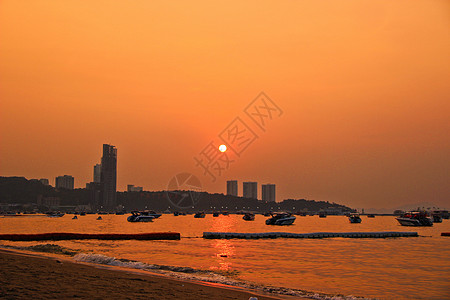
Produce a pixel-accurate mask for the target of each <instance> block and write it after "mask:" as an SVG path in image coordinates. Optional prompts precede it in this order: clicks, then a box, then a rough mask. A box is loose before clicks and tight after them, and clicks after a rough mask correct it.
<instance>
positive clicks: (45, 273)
mask: <svg viewBox="0 0 450 300" xmlns="http://www.w3.org/2000/svg"><path fill="white" fill-rule="evenodd" d="M252 296H253V297H258V300H269V299H279V298H276V297H267V296H261V295H256V294H253V293H251V292H247V291H240V290H235V289H228V288H224V287H221V286H212V285H204V284H200V283H194V282H187V281H179V280H173V279H170V278H166V277H162V276H158V275H152V274H135V273H133V272H127V271H122V270H111V269H105V268H98V267H95V266H92V265H87V264H82V263H75V262H71V261H68V260H61V259H57V258H53V257H42V256H38V255H33V254H25V253H19V252H13V251H8V250H0V298H2V299H25V298H28V299H52V298H59V299H68V298H81V299H193V300H194V299H195V300H198V299H246V300H247V299H249V297H252Z"/></svg>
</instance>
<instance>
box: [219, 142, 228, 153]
mask: <svg viewBox="0 0 450 300" xmlns="http://www.w3.org/2000/svg"><path fill="white" fill-rule="evenodd" d="M219 151H220V152H225V151H227V146H225V145H223V144H222V145H220V146H219Z"/></svg>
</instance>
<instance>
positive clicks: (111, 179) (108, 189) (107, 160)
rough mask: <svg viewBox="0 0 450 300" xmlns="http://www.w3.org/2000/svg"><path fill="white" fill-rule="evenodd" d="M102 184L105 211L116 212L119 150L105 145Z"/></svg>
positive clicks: (101, 173)
mask: <svg viewBox="0 0 450 300" xmlns="http://www.w3.org/2000/svg"><path fill="white" fill-rule="evenodd" d="M100 184H101V189H102V193H101V200H102V206H103V209H104V210H107V211H114V210H115V208H116V184H117V149H116V147H114V146H112V145H108V144H103V156H102V164H101V172H100Z"/></svg>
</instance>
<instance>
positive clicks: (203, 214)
mask: <svg viewBox="0 0 450 300" xmlns="http://www.w3.org/2000/svg"><path fill="white" fill-rule="evenodd" d="M205 216H206V215H205V213H204V212H198V213H196V214H195V215H194V218H197V219H198V218H204V217H205Z"/></svg>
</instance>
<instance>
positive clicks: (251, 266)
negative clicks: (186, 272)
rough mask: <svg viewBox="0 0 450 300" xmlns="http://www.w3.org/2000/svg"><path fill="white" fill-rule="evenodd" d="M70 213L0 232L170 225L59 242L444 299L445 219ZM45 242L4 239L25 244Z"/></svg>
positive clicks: (367, 291)
mask: <svg viewBox="0 0 450 300" xmlns="http://www.w3.org/2000/svg"><path fill="white" fill-rule="evenodd" d="M102 217H103V220H101V221H99V220H96V218H97V215H87V216H78V220H72V219H71V218H72V215H65V216H64V217H62V218H48V217H45V216H33V217H0V233H46V232H76V233H144V232H160V231H174V232H180V233H181V237H182V238H181V240H180V241H97V240H88V241H58V242H52V243H53V244H58V245H61V246H63V247H67V248H71V249H81V250H82V251H86V252H89V253H95V254H103V255H106V256H111V257H116V258H124V259H130V260H136V261H141V262H145V263H150V264H162V265H171V266H187V267H192V268H196V269H204V270H223V271H238V272H239V273H238V274H239V275H238V278H239V279H241V280H245V281H250V282H254V283H259V284H264V285H273V286H281V287H287V288H294V289H303V290H309V291H314V292H324V293H330V294H343V295H355V296H366V297H376V298H385V299H450V237H441V236H440V234H441V232H450V221H449V220H444V221H443V223H437V224H434V226H433V227H404V226H399V225H398V223H397V221H396V220H395V218H394V217H390V216H384V217H380V216H377V217H376V218H373V219H371V218H367V217H365V216H362V219H363V221H362V223H361V224H350V223H349V222H348V219H347V218H346V217H344V216H328V217H327V218H319V217H318V216H308V217H299V216H298V217H297V220H296V221H295V223H294V225H292V226H285V227H279V226H276V227H275V226H267V225H265V223H264V221H265V219H266V217H264V216H262V215H258V216H256V220H255V221H253V222H247V221H244V220H242V216H240V215H229V216H223V215H221V216H219V217H216V218H214V217H212V215H207V216H206V218H205V219H195V218H194V217H193V216H192V215H188V216H177V217H175V216H173V215H163V216H162V217H161V218H159V219H157V220H155V221H154V222H152V223H129V222H127V221H126V218H127V215H124V216H116V215H103V216H102ZM204 231H221V232H222V231H226V232H274V231H283V232H295V233H310V232H352V231H417V232H418V233H419V235H420V237H409V238H388V239H345V238H327V239H268V240H266V239H259V240H206V239H203V238H201V236H202V234H203V232H204ZM46 243H48V242H44V243H40V242H7V241H0V245H14V246H29V245H36V244H46Z"/></svg>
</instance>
